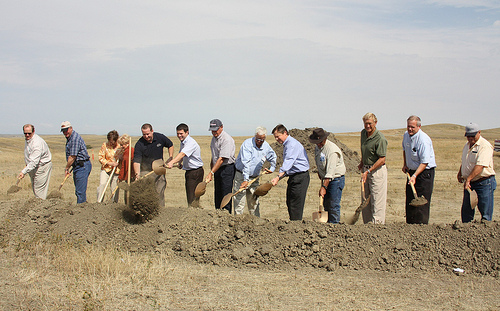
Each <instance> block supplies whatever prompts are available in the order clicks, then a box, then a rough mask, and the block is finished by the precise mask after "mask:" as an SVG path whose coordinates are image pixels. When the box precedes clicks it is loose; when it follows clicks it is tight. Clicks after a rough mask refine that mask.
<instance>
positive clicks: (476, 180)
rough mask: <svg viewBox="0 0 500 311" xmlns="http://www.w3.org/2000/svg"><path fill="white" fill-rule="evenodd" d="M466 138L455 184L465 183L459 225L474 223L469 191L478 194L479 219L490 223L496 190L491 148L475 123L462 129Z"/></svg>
mask: <svg viewBox="0 0 500 311" xmlns="http://www.w3.org/2000/svg"><path fill="white" fill-rule="evenodd" d="M465 136H466V137H467V143H466V144H465V146H464V149H463V151H462V165H461V166H460V169H459V170H458V174H457V179H458V181H459V182H463V183H464V197H463V201H462V222H470V221H472V220H473V219H474V212H475V210H474V209H472V208H471V205H470V195H469V192H468V191H467V189H469V188H470V189H471V190H475V191H476V193H477V198H478V204H477V207H478V209H479V212H480V213H481V219H484V220H488V221H491V219H492V216H493V203H494V202H493V198H494V196H493V193H494V191H495V189H496V187H497V183H496V180H495V171H494V170H493V146H492V145H491V144H490V143H489V142H488V141H487V140H486V139H484V138H483V137H482V136H481V131H480V130H479V126H478V125H477V124H475V123H469V124H468V125H467V126H466V127H465Z"/></svg>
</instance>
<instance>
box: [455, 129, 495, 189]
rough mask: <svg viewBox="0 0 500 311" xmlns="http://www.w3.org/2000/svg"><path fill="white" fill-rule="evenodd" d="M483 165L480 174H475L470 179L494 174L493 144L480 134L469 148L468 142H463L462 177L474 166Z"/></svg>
mask: <svg viewBox="0 0 500 311" xmlns="http://www.w3.org/2000/svg"><path fill="white" fill-rule="evenodd" d="M476 165H481V166H484V167H483V170H482V171H481V173H480V174H477V175H476V177H474V179H472V181H476V180H478V179H480V178H483V177H489V176H491V175H495V170H494V169H493V146H492V145H491V144H490V142H489V141H487V140H486V139H484V138H483V137H482V136H480V137H479V139H478V140H477V142H476V143H475V144H474V145H473V146H472V147H471V148H469V142H466V143H465V146H464V149H463V151H462V177H464V178H466V177H467V176H469V175H470V173H472V170H473V169H474V166H476Z"/></svg>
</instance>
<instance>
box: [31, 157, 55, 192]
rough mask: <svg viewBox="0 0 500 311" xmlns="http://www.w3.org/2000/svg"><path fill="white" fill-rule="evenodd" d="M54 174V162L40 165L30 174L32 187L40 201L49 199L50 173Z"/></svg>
mask: <svg viewBox="0 0 500 311" xmlns="http://www.w3.org/2000/svg"><path fill="white" fill-rule="evenodd" d="M51 172H52V162H49V163H45V164H43V165H39V166H38V167H37V168H35V169H34V170H32V171H31V172H29V173H28V175H30V178H31V187H32V188H33V193H34V194H35V197H37V198H40V199H44V200H45V199H46V198H47V191H48V190H49V181H50V173H51Z"/></svg>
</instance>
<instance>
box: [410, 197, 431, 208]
mask: <svg viewBox="0 0 500 311" xmlns="http://www.w3.org/2000/svg"><path fill="white" fill-rule="evenodd" d="M425 204H427V199H426V198H424V196H421V197H420V198H415V199H413V200H411V202H410V205H411V206H415V207H416V206H422V205H425Z"/></svg>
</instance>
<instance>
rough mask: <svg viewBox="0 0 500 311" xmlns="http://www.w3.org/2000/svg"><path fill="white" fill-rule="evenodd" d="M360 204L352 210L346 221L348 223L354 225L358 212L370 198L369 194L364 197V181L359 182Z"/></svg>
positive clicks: (366, 204) (365, 205)
mask: <svg viewBox="0 0 500 311" xmlns="http://www.w3.org/2000/svg"><path fill="white" fill-rule="evenodd" d="M361 197H362V199H361V204H360V205H359V206H358V208H357V209H356V211H354V215H352V217H351V219H349V221H348V222H347V223H348V224H350V225H354V224H355V223H356V222H357V221H358V219H359V214H361V211H362V210H363V209H364V208H365V207H367V206H368V203H370V198H371V196H368V198H365V183H364V182H361Z"/></svg>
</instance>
